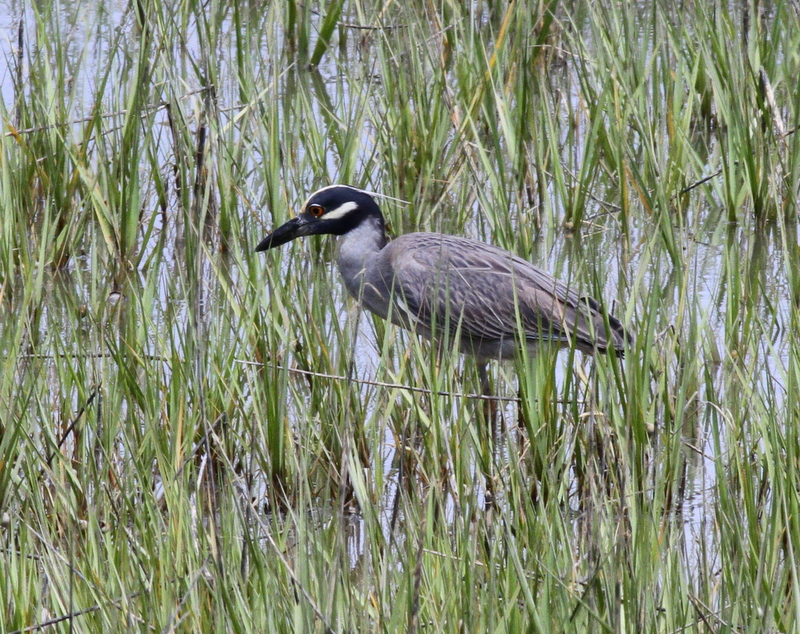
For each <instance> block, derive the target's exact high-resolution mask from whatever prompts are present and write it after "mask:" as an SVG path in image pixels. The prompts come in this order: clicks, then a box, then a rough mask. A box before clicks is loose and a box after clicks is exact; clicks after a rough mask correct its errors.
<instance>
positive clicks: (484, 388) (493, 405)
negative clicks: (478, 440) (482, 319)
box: [478, 361, 497, 510]
mask: <svg viewBox="0 0 800 634" xmlns="http://www.w3.org/2000/svg"><path fill="white" fill-rule="evenodd" d="M478 375H479V376H480V379H481V395H482V396H488V397H491V398H487V399H485V400H484V401H483V415H484V418H485V419H486V422H487V424H488V427H489V428H490V432H491V433H490V434H489V442H490V443H491V446H490V447H489V452H488V453H489V461H488V464H487V467H488V468H486V469H484V471H483V475H484V478H485V479H486V508H487V510H488V509H490V508H492V507H493V506H494V499H495V495H494V481H493V480H492V475H491V466H492V464H494V448H495V446H496V444H497V442H496V441H497V432H496V430H497V425H496V421H497V401H496V400H495V399H494V398H493V397H494V392H493V390H492V383H491V380H490V379H489V372H488V363H482V362H480V361H478Z"/></svg>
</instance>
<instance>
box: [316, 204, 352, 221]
mask: <svg viewBox="0 0 800 634" xmlns="http://www.w3.org/2000/svg"><path fill="white" fill-rule="evenodd" d="M357 207H358V203H355V202H353V201H352V200H351V201H350V202H346V203H345V204H344V205H339V206H338V207H337V208H336V209H332V210H331V211H329V212H328V213H326V214H325V215H324V216H323V218H325V220H337V219H338V218H343V217H344V216H346V215H347V214H349V213H350V212H351V211H353V210H354V209H356V208H357Z"/></svg>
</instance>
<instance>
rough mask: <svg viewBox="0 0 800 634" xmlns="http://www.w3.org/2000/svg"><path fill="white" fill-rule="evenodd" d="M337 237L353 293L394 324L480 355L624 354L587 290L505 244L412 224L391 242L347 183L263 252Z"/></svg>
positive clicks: (617, 334) (613, 323)
mask: <svg viewBox="0 0 800 634" xmlns="http://www.w3.org/2000/svg"><path fill="white" fill-rule="evenodd" d="M317 234H333V235H337V236H340V238H339V271H340V272H341V274H342V278H343V279H344V284H345V286H346V287H347V290H348V291H349V292H350V294H351V295H352V296H353V297H355V298H356V299H357V300H359V301H360V302H361V304H362V305H363V306H364V307H365V308H367V309H368V310H370V311H372V312H373V313H375V314H376V315H379V316H380V317H382V318H383V319H389V320H390V321H391V322H392V323H394V324H396V325H398V326H401V327H403V328H407V329H409V330H413V331H415V332H417V333H418V334H420V335H423V336H424V337H427V338H429V339H431V338H433V339H436V340H439V341H441V340H442V339H444V338H446V336H451V337H455V336H458V337H459V343H460V347H461V350H462V351H463V352H465V353H467V354H471V355H473V356H475V357H477V359H478V361H479V365H480V368H481V378H482V381H483V383H484V390H486V381H485V376H486V375H485V371H484V368H483V366H484V364H485V362H486V361H487V360H491V359H513V358H515V357H516V356H517V355H518V353H519V346H520V345H521V344H522V343H524V344H525V345H527V346H529V347H530V348H531V349H532V351H535V348H536V347H537V346H538V345H541V344H542V343H543V342H548V343H551V344H555V345H557V346H564V347H566V346H570V345H574V346H575V347H576V348H577V349H578V350H581V351H583V352H586V353H588V354H594V353H595V352H600V353H606V352H608V351H609V350H612V351H613V352H614V353H615V354H616V355H618V356H622V354H623V352H624V348H625V345H626V344H627V343H631V342H632V341H633V338H632V337H631V335H630V334H629V333H627V332H626V331H625V329H624V328H623V327H622V324H621V323H620V322H619V320H617V319H616V318H615V317H613V316H611V315H609V314H607V313H604V312H603V311H602V310H601V308H600V305H599V304H598V303H597V302H596V301H595V300H594V299H591V298H590V297H581V296H579V295H578V294H577V293H576V292H575V291H574V290H572V289H570V288H568V287H567V286H566V285H565V284H564V283H563V282H560V281H559V280H557V279H555V278H554V277H553V276H551V275H549V274H547V273H545V272H544V271H542V270H541V269H538V268H536V267H535V266H533V265H532V264H530V263H529V262H527V261H525V260H523V259H522V258H519V257H517V256H515V255H513V254H512V253H509V252H508V251H504V250H502V249H499V248H497V247H494V246H492V245H489V244H486V243H484V242H478V241H476V240H468V239H467V238H459V237H456V236H451V235H445V234H441V233H409V234H406V235H402V236H400V237H398V238H396V239H395V240H392V241H391V242H389V241H388V240H387V238H386V232H385V229H384V221H383V214H382V213H381V210H380V209H379V207H378V205H377V204H376V203H375V200H374V199H373V198H372V196H371V195H370V194H369V193H368V192H366V191H363V190H360V189H356V188H354V187H348V186H346V185H332V186H330V187H325V188H323V189H320V190H319V191H317V192H315V193H314V194H312V195H311V197H310V198H309V199H308V200H307V201H306V202H305V204H304V205H303V208H302V210H301V212H300V214H299V215H298V216H296V217H295V218H292V219H291V220H289V221H288V222H287V223H286V224H284V225H282V226H280V227H278V228H277V229H276V230H275V231H273V232H272V233H271V234H269V235H268V236H267V237H266V238H264V239H263V240H262V241H261V243H260V244H259V245H258V247H256V251H266V250H267V249H273V248H275V247H279V246H281V245H282V244H286V243H287V242H289V241H291V240H294V239H295V238H299V237H301V236H310V235H317Z"/></svg>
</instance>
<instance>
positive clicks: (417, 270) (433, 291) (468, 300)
mask: <svg viewBox="0 0 800 634" xmlns="http://www.w3.org/2000/svg"><path fill="white" fill-rule="evenodd" d="M381 259H382V260H383V261H382V262H381V266H380V268H381V269H382V270H383V271H384V272H385V273H389V272H390V273H391V277H392V280H393V282H392V283H393V285H394V291H393V293H392V297H393V298H394V302H393V308H392V310H393V311H398V313H399V315H398V317H399V319H397V318H394V319H393V320H394V321H398V322H402V323H403V325H406V326H411V327H415V328H416V329H417V330H418V331H421V332H424V331H425V328H426V327H427V328H430V327H431V326H432V327H433V329H438V328H448V329H449V330H450V331H451V332H455V330H456V329H457V328H460V333H461V336H462V337H466V338H468V339H471V340H473V341H476V340H477V341H485V340H503V339H508V338H514V337H518V332H519V330H518V324H520V325H521V327H522V330H523V331H524V334H525V337H526V338H527V339H529V340H547V341H557V342H559V343H561V344H564V345H568V344H569V343H570V341H571V340H572V339H573V338H574V339H575V345H576V347H578V348H579V349H581V350H585V351H587V352H593V351H594V350H598V351H600V352H606V351H607V349H608V348H609V340H610V341H611V344H610V345H611V347H613V349H614V350H616V351H617V352H621V351H622V349H623V346H624V341H625V340H626V339H627V340H630V336H629V335H628V334H627V333H626V332H625V330H624V329H623V328H622V325H621V324H620V323H619V321H617V320H616V319H615V318H613V317H611V316H608V319H609V329H607V328H606V323H605V319H604V316H603V312H602V309H601V308H600V306H599V304H598V303H597V302H596V301H595V300H593V299H591V298H588V297H584V298H582V297H580V296H579V295H578V294H577V293H576V292H575V291H573V290H571V289H569V288H568V287H567V286H566V285H565V284H564V283H563V282H560V281H559V280H557V279H555V278H554V277H553V276H551V275H549V274H547V273H545V272H544V271H542V270H541V269H538V268H536V267H535V266H533V265H532V264H530V263H529V262H527V261H526V260H523V259H521V258H519V257H517V256H515V255H513V254H511V253H509V252H507V251H503V250H502V249H498V248H497V247H493V246H491V245H489V244H486V243H483V242H477V241H473V240H467V239H465V238H458V237H455V236H447V235H443V234H434V233H416V234H406V235H404V236H401V237H399V238H398V239H397V240H395V241H394V242H392V243H390V244H389V245H387V246H386V247H385V248H384V250H383V252H382V257H381ZM384 279H386V278H385V277H384ZM386 281H387V282H388V279H387V280H386ZM420 326H421V327H420ZM609 335H610V336H609Z"/></svg>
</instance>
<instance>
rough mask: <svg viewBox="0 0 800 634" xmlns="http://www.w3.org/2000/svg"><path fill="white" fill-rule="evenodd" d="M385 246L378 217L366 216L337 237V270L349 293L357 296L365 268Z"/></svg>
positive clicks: (381, 225)
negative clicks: (354, 226) (358, 223)
mask: <svg viewBox="0 0 800 634" xmlns="http://www.w3.org/2000/svg"><path fill="white" fill-rule="evenodd" d="M384 246H386V234H385V233H384V231H383V224H382V223H381V221H380V219H379V218H367V219H365V220H364V222H362V223H361V224H360V225H358V226H357V227H356V228H355V229H353V230H352V231H348V232H347V233H346V234H344V235H343V236H341V237H340V238H339V272H340V273H341V274H342V278H343V279H344V285H345V286H346V287H347V290H348V291H349V292H350V294H351V295H352V296H353V297H355V298H357V299H358V298H359V294H360V292H361V282H362V279H363V276H364V271H365V269H366V268H367V267H368V266H369V263H370V259H373V258H374V257H375V256H376V255H377V254H378V253H379V252H380V250H381V249H382V248H383V247H384Z"/></svg>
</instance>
